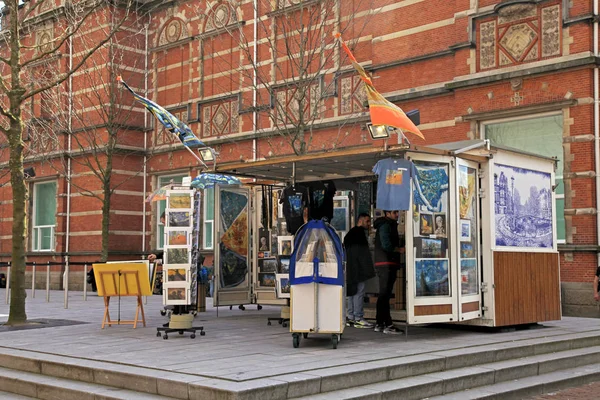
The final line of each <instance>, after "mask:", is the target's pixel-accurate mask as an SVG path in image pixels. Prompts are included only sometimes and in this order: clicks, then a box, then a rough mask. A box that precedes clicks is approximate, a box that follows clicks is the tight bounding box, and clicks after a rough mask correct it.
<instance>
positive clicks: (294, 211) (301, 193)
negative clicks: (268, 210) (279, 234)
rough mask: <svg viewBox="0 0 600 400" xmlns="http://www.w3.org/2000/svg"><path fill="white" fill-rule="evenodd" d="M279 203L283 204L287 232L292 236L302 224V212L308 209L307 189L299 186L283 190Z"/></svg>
mask: <svg viewBox="0 0 600 400" xmlns="http://www.w3.org/2000/svg"><path fill="white" fill-rule="evenodd" d="M279 202H280V203H281V204H283V216H284V217H285V223H286V226H287V230H288V232H289V233H290V234H292V235H293V234H295V233H296V231H297V230H298V228H300V227H301V226H302V225H303V224H304V215H303V212H304V208H305V207H308V189H307V188H305V187H304V186H299V185H296V186H290V187H288V188H285V189H284V190H283V196H282V197H281V200H279Z"/></svg>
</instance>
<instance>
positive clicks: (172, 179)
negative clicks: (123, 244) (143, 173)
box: [156, 175, 187, 249]
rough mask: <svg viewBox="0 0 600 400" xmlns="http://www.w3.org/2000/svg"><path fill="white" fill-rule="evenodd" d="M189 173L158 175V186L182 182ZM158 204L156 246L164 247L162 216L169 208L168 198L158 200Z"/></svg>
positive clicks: (158, 247)
mask: <svg viewBox="0 0 600 400" xmlns="http://www.w3.org/2000/svg"><path fill="white" fill-rule="evenodd" d="M186 176H187V175H168V176H159V177H158V188H161V187H163V186H166V185H168V184H171V183H172V184H175V185H177V184H181V181H182V180H183V178H184V177H186ZM157 203H158V205H157V207H156V248H157V249H162V248H163V247H164V244H165V226H164V225H163V223H162V222H161V221H160V216H161V215H162V213H164V212H165V209H166V208H167V201H166V200H159V201H157Z"/></svg>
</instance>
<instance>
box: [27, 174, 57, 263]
mask: <svg viewBox="0 0 600 400" xmlns="http://www.w3.org/2000/svg"><path fill="white" fill-rule="evenodd" d="M32 226H33V227H32V236H33V245H32V249H31V250H32V251H54V229H55V227H56V182H44V183H36V184H34V185H33V224H32Z"/></svg>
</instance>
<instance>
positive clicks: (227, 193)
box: [213, 185, 251, 306]
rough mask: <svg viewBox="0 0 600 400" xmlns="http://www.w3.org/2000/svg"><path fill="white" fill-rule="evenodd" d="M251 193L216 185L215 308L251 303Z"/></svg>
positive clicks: (241, 189) (246, 190) (237, 188)
mask: <svg viewBox="0 0 600 400" xmlns="http://www.w3.org/2000/svg"><path fill="white" fill-rule="evenodd" d="M250 215H251V209H250V192H249V190H248V189H245V188H239V187H230V186H218V185H217V186H215V224H214V230H215V231H214V235H213V237H215V238H216V240H215V288H214V290H215V293H214V295H215V297H214V305H215V306H226V305H236V304H249V303H250V302H251V293H250Z"/></svg>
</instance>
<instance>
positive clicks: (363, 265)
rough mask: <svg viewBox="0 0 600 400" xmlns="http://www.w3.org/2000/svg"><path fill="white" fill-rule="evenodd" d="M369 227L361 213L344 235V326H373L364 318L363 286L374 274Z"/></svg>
mask: <svg viewBox="0 0 600 400" xmlns="http://www.w3.org/2000/svg"><path fill="white" fill-rule="evenodd" d="M370 228H371V217H370V216H369V214H366V213H361V214H360V215H359V216H358V221H357V223H356V226H355V227H354V228H352V229H350V230H349V231H348V233H347V234H346V236H345V237H344V248H345V249H346V304H347V307H346V308H347V313H346V326H354V327H355V328H373V324H372V323H370V322H368V321H365V319H364V299H365V286H366V283H367V280H369V279H371V278H372V277H374V276H375V269H374V268H373V260H372V259H371V252H370V251H369V241H368V239H367V235H368V234H369V229H370Z"/></svg>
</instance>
